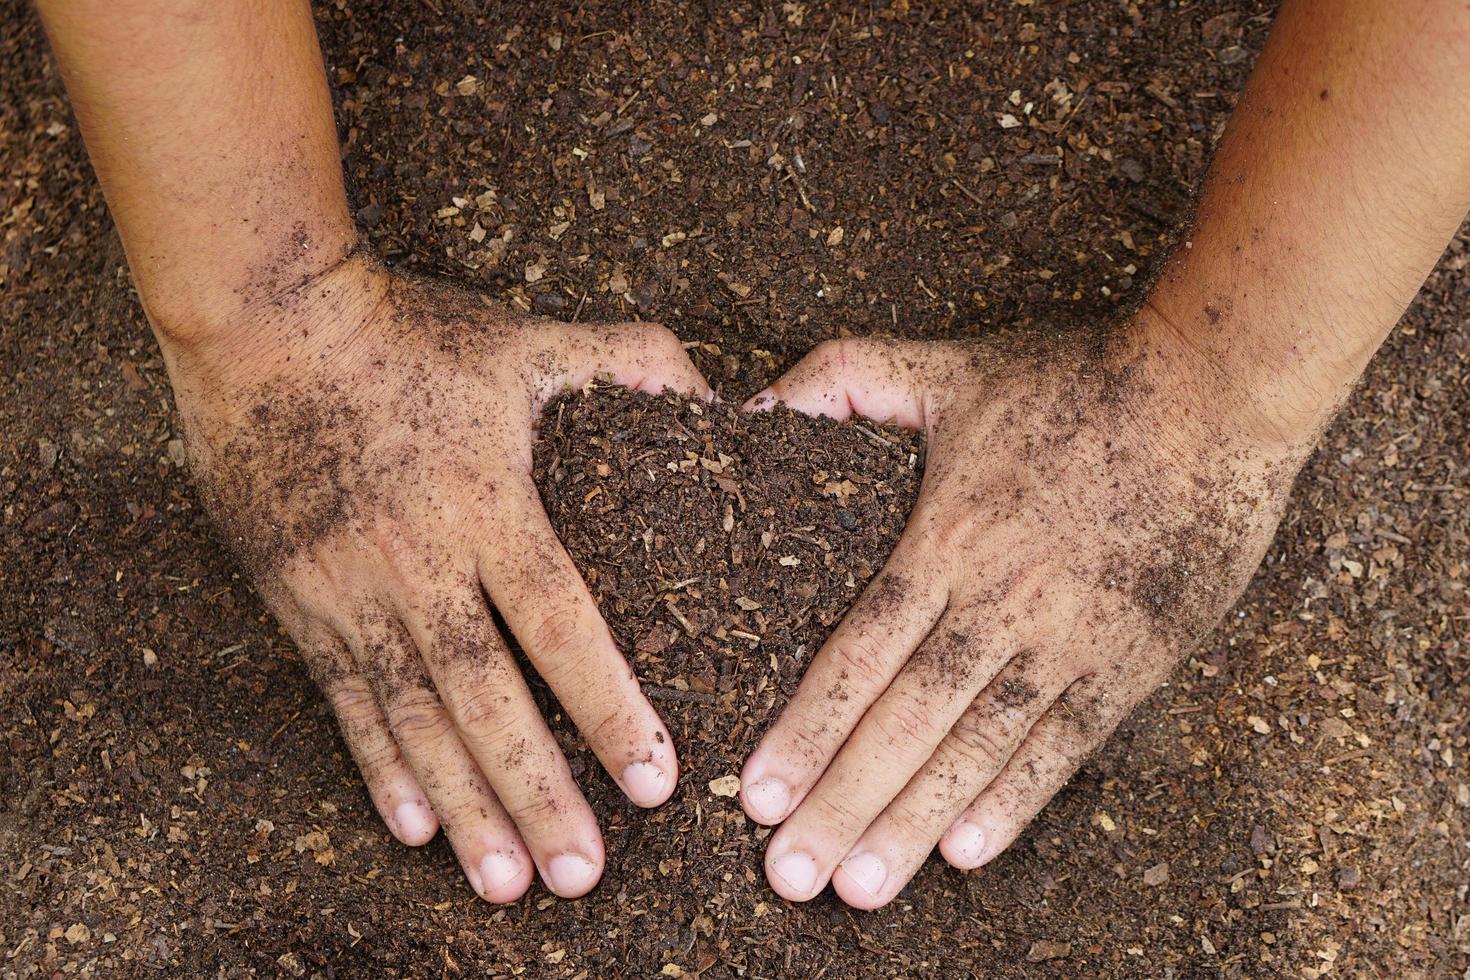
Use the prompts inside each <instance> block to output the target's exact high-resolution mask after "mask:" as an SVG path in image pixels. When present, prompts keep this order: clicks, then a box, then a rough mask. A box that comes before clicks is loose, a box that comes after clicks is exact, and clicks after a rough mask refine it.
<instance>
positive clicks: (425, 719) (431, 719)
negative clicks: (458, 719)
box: [386, 691, 450, 742]
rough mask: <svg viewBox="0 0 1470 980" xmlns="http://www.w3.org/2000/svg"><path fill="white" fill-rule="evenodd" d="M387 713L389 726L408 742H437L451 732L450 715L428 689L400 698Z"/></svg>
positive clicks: (389, 707)
mask: <svg viewBox="0 0 1470 980" xmlns="http://www.w3.org/2000/svg"><path fill="white" fill-rule="evenodd" d="M386 714H387V717H388V727H389V728H391V729H392V730H393V733H394V734H395V735H397V736H398V737H399V738H400V739H401V740H403V741H406V742H435V741H438V740H439V739H441V738H443V737H444V736H445V735H447V734H449V729H450V721H449V716H448V715H446V714H445V713H444V709H443V707H442V706H441V705H440V704H439V702H438V700H437V699H436V698H435V697H434V696H433V695H432V694H430V693H429V692H427V691H425V692H422V693H419V694H413V695H408V696H405V697H402V698H399V699H398V700H396V701H394V702H393V703H391V704H389V705H388V709H387V712H386Z"/></svg>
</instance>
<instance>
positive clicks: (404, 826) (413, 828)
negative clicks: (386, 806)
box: [393, 800, 434, 840]
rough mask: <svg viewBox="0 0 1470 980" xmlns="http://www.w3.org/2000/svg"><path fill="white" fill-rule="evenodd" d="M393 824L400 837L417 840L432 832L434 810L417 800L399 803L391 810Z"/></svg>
mask: <svg viewBox="0 0 1470 980" xmlns="http://www.w3.org/2000/svg"><path fill="white" fill-rule="evenodd" d="M393 825H394V826H395V827H397V828H398V836H399V837H400V838H407V839H409V840H419V839H421V838H423V837H424V836H425V835H427V834H430V833H432V832H433V829H434V811H432V810H430V809H429V808H428V807H427V806H425V805H424V804H423V803H421V802H419V801H417V800H415V801H413V802H411V803H400V804H398V807H397V809H395V810H394V811H393Z"/></svg>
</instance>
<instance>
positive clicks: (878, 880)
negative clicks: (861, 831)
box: [842, 851, 888, 898]
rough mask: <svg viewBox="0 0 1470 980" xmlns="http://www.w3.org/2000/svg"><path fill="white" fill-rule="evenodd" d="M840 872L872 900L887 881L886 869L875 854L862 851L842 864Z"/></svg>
mask: <svg viewBox="0 0 1470 980" xmlns="http://www.w3.org/2000/svg"><path fill="white" fill-rule="evenodd" d="M842 870H843V871H845V872H847V876H848V877H849V878H851V879H852V880H853V882H855V883H856V884H857V886H858V887H859V888H861V889H862V890H863V891H865V892H867V893H868V894H869V895H871V896H872V897H874V898H877V897H878V891H879V890H880V889H881V888H882V887H883V882H884V881H886V880H887V879H888V869H887V868H886V867H884V865H883V862H882V861H880V860H879V859H878V856H877V855H875V854H870V853H868V852H867V851H864V852H863V853H861V854H854V855H852V856H851V857H849V858H848V859H847V860H845V861H843V862H842Z"/></svg>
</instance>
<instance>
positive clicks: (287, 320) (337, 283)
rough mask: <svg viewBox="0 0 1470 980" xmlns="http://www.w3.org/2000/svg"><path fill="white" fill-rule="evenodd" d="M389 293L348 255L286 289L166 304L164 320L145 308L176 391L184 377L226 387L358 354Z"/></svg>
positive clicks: (361, 258)
mask: <svg viewBox="0 0 1470 980" xmlns="http://www.w3.org/2000/svg"><path fill="white" fill-rule="evenodd" d="M390 288H391V283H390V276H389V274H388V273H387V271H386V270H384V269H383V267H382V266H381V265H380V264H379V263H378V262H377V261H375V260H374V259H373V258H372V257H371V256H369V255H367V254H365V253H363V252H362V251H361V250H357V249H354V250H352V251H349V252H347V253H345V254H344V255H342V256H340V257H339V258H338V259H336V260H335V261H334V262H332V263H331V264H330V265H327V266H325V267H323V268H321V269H318V270H314V271H298V272H297V273H296V278H295V279H294V280H291V281H282V280H281V279H277V280H276V281H275V282H273V283H271V284H270V285H269V286H265V287H259V288H251V289H244V290H230V291H227V292H226V293H225V294H224V295H218V294H216V295H212V296H211V295H203V296H200V295H198V294H194V295H174V296H170V297H169V299H168V301H167V303H166V304H165V308H166V312H164V313H163V315H160V313H159V312H158V311H156V310H155V308H154V307H153V305H152V304H150V303H148V302H147V300H146V299H145V307H146V308H147V312H148V315H149V321H150V323H151V324H152V325H153V330H154V333H155V335H156V336H157V337H158V341H159V346H160V348H161V350H162V352H163V356H164V361H165V363H166V364H167V365H168V369H169V373H170V376H171V377H173V378H174V380H175V383H176V385H177V383H178V381H179V380H181V379H182V378H184V377H186V376H187V377H189V378H200V377H203V378H207V379H208V380H209V382H210V383H211V384H218V383H225V384H226V385H228V383H229V382H230V381H232V380H234V379H243V378H245V377H249V378H253V379H261V378H268V377H271V376H274V375H278V374H280V373H282V372H286V371H289V370H292V369H293V368H296V369H300V368H304V367H305V366H307V365H308V364H311V363H315V362H317V361H318V360H320V359H321V358H323V357H327V356H330V357H332V358H334V359H337V358H340V357H342V356H345V355H346V354H348V353H349V352H350V351H353V350H355V349H357V348H358V347H360V346H362V344H361V341H362V338H363V337H364V336H365V335H366V333H367V332H368V330H367V328H368V326H369V324H370V322H371V320H372V318H373V317H374V316H375V315H377V314H378V313H379V312H380V311H381V309H382V307H383V304H384V301H385V300H386V298H387V296H388V293H389V290H390ZM165 292H166V287H165Z"/></svg>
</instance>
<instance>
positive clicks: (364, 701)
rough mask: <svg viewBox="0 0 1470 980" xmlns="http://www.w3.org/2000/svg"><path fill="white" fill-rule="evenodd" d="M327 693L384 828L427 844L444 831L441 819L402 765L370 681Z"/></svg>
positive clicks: (338, 685) (344, 681) (349, 679)
mask: <svg viewBox="0 0 1470 980" xmlns="http://www.w3.org/2000/svg"><path fill="white" fill-rule="evenodd" d="M322 689H323V691H324V692H325V693H326V695H327V700H328V701H329V702H330V703H331V705H332V710H333V711H334V712H335V713H336V715H337V724H338V725H340V726H341V728H342V738H343V739H344V740H345V741H346V742H347V747H348V748H349V749H350V750H351V751H352V758H353V761H355V762H356V763H357V768H358V770H359V771H360V772H361V773H362V779H363V782H365V783H367V788H368V794H369V795H370V796H372V798H373V804H374V805H375V806H376V807H377V808H378V813H379V814H380V815H381V816H382V818H383V823H385V824H387V825H388V830H389V831H390V832H392V834H393V836H394V837H396V838H398V839H399V840H400V841H402V842H403V843H405V844H408V845H410V846H413V847H417V846H418V845H420V844H427V843H428V842H429V841H430V840H432V839H433V837H434V834H436V833H437V832H438V831H439V820H438V818H437V817H435V816H434V811H433V810H432V809H430V807H429V801H428V797H427V796H425V794H424V791H423V788H422V787H420V786H419V782H418V780H417V779H415V778H414V775H413V772H412V771H411V770H410V769H409V768H408V764H407V763H406V762H404V761H403V754H402V753H401V752H399V751H398V743H397V742H396V741H395V740H394V738H393V736H392V734H391V733H390V732H389V731H388V722H387V720H386V719H385V718H384V717H383V712H382V710H381V709H379V707H378V702H377V700H376V699H374V697H373V692H372V689H371V688H370V687H369V686H368V682H367V679H366V678H364V677H363V676H361V675H360V674H348V675H346V676H343V677H340V678H337V679H335V680H332V681H330V682H327V683H325V684H323V685H322Z"/></svg>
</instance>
